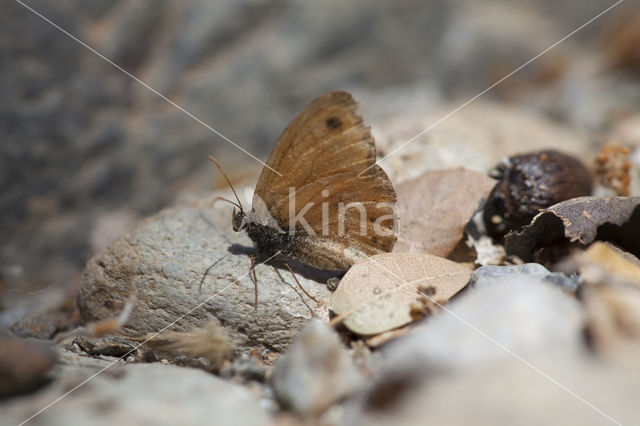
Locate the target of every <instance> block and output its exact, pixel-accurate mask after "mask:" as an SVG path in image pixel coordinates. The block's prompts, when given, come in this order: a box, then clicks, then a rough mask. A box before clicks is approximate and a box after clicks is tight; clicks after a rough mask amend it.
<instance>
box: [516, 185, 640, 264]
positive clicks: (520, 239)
mask: <svg viewBox="0 0 640 426" xmlns="http://www.w3.org/2000/svg"><path fill="white" fill-rule="evenodd" d="M639 205H640V197H629V198H624V197H607V198H597V197H579V198H573V199H571V200H567V201H563V202H562V203H558V204H556V205H554V206H551V207H549V208H548V209H544V210H542V211H541V212H540V213H539V214H538V215H537V216H536V217H534V218H533V220H532V221H531V224H530V225H527V226H525V227H524V228H522V230H520V231H517V232H511V233H509V234H508V235H507V236H506V238H505V248H506V250H507V254H508V255H514V256H518V257H519V258H520V259H522V260H524V261H525V262H529V261H532V260H533V255H534V253H535V252H536V251H537V250H539V249H541V248H545V247H555V248H561V247H563V246H565V247H566V246H567V245H568V244H570V243H579V244H582V245H587V244H590V243H591V242H593V241H594V240H596V239H598V240H602V241H610V242H613V243H614V244H616V245H618V246H619V247H622V248H624V249H626V250H628V251H629V252H630V253H632V254H635V255H638V254H640V208H638V206H639Z"/></svg>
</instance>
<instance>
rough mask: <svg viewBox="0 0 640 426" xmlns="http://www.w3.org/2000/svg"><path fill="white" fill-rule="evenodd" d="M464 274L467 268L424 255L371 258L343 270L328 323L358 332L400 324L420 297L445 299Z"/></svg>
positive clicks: (462, 281) (463, 282)
mask: <svg viewBox="0 0 640 426" xmlns="http://www.w3.org/2000/svg"><path fill="white" fill-rule="evenodd" d="M470 275H471V270H470V269H469V268H468V267H466V266H462V265H460V264H458V263H455V262H452V261H450V260H448V259H444V258H441V257H437V256H433V255H429V254H423V253H386V254H379V255H376V256H371V257H369V258H367V259H365V260H363V261H362V262H358V263H357V264H355V265H354V266H353V267H352V268H351V269H349V271H348V272H347V274H346V275H345V276H344V278H343V279H342V281H340V285H339V286H338V288H337V289H336V291H335V292H334V293H333V295H332V296H331V309H332V310H333V311H334V312H335V313H336V314H338V317H336V318H334V320H333V323H336V322H338V321H344V325H345V326H346V327H347V328H348V329H349V330H351V331H353V332H354V333H357V334H360V335H364V336H369V335H373V334H378V333H382V332H384V331H387V330H391V329H394V328H397V327H401V326H403V325H406V324H408V323H410V322H411V321H413V320H414V319H415V318H414V317H412V311H415V308H416V305H417V304H419V302H420V301H421V300H424V299H427V300H429V301H431V302H432V303H433V302H434V301H435V302H438V303H444V302H446V301H447V300H448V299H449V298H451V297H452V296H453V295H454V294H456V293H457V292H459V291H460V290H461V289H462V288H463V287H464V286H465V285H467V282H468V281H469V276H470ZM424 295H426V296H428V297H425V296H424Z"/></svg>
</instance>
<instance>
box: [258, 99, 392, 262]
mask: <svg viewBox="0 0 640 426" xmlns="http://www.w3.org/2000/svg"><path fill="white" fill-rule="evenodd" d="M356 107H357V104H356V102H355V101H354V99H353V98H352V97H351V95H350V94H349V93H347V92H329V93H327V94H325V95H323V96H321V97H319V98H317V99H316V100H314V101H313V102H312V103H311V104H310V105H309V106H307V107H306V108H305V109H304V110H303V111H302V112H301V113H300V114H299V115H298V116H297V117H296V118H295V119H294V120H293V121H292V122H291V123H290V124H289V126H288V127H287V128H286V130H285V131H284V132H283V134H282V135H281V136H280V139H279V140H278V142H277V144H276V147H275V148H274V150H273V152H272V153H271V155H270V156H269V159H268V160H267V165H268V166H269V167H271V168H272V169H274V170H276V171H277V172H279V173H280V174H282V176H279V175H278V174H276V173H275V172H273V171H272V170H271V169H269V168H268V167H265V168H264V169H263V171H262V174H261V175H260V178H259V179H258V183H257V185H256V190H255V193H254V204H255V203H256V199H257V197H259V198H260V199H262V201H263V202H264V204H265V205H266V206H267V207H268V209H269V213H270V214H271V215H272V216H273V218H274V219H275V221H276V222H277V223H278V225H279V226H280V228H282V229H284V230H285V231H288V230H289V229H290V222H291V218H292V216H291V215H292V213H295V215H299V214H300V213H301V212H303V213H304V214H303V216H302V217H301V218H302V219H304V221H305V223H306V224H308V227H306V228H305V227H304V226H302V225H303V224H302V223H301V222H298V221H296V223H295V224H294V225H295V228H296V232H297V233H300V234H303V235H305V236H306V237H307V238H306V239H305V244H302V245H300V246H299V247H298V249H297V251H298V253H297V254H298V257H299V258H300V259H301V260H302V261H304V262H305V263H308V264H310V265H312V266H317V267H321V268H328V269H346V268H347V267H348V266H350V264H351V263H353V261H355V260H357V259H358V258H362V257H365V256H369V255H372V254H377V253H381V252H386V251H391V249H392V248H393V245H394V244H395V241H396V238H397V237H396V235H395V220H394V219H393V218H395V215H396V214H397V213H396V211H397V208H396V202H397V200H396V193H395V190H394V189H393V186H392V185H391V182H390V181H389V178H388V177H387V175H386V174H385V173H384V171H383V170H382V169H381V168H379V167H378V166H376V165H374V163H375V160H376V152H375V144H374V141H373V138H372V137H371V133H370V131H369V128H368V127H365V126H364V124H363V121H362V118H361V117H360V116H359V115H358V114H357V113H356ZM370 166H373V167H370ZM368 167H370V168H369V169H368V170H367V168H368ZM363 170H366V171H365V172H364V173H362V174H361V175H360V176H358V174H359V173H361V172H363ZM290 188H293V191H294V192H293V193H292V192H291V191H292V190H291V189H290ZM292 198H293V200H292ZM292 202H295V204H292ZM341 209H342V210H341ZM341 212H342V213H341ZM341 215H342V217H344V219H341ZM384 218H387V219H386V220H380V219H384ZM309 229H311V232H309ZM330 266H333V267H334V268H329V267H330ZM337 266H340V267H339V268H337Z"/></svg>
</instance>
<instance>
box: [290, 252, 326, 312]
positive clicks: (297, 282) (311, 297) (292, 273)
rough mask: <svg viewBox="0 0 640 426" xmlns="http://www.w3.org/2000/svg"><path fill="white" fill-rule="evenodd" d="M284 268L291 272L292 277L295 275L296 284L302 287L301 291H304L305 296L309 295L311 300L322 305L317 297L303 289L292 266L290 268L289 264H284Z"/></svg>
mask: <svg viewBox="0 0 640 426" xmlns="http://www.w3.org/2000/svg"><path fill="white" fill-rule="evenodd" d="M283 263H284V266H286V267H287V269H288V270H289V272H291V275H293V279H294V280H296V284H298V287H300V290H302V292H303V293H304V294H306V295H307V297H308V298H309V299H311V300H313V301H314V302H316V303H320V302H318V299H316V298H315V297H313V296H312V295H310V294H309V293H308V292H307V290H305V289H304V287H302V284H300V281H298V277H296V274H295V273H294V272H293V269H291V266H289V264H288V263H287V262H283Z"/></svg>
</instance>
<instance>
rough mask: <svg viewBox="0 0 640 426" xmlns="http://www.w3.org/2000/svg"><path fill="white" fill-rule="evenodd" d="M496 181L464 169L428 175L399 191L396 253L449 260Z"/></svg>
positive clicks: (401, 186)
mask: <svg viewBox="0 0 640 426" xmlns="http://www.w3.org/2000/svg"><path fill="white" fill-rule="evenodd" d="M495 183H496V182H495V180H493V179H492V178H490V177H489V176H487V175H485V174H483V173H480V172H476V171H472V170H467V169H464V168H457V169H450V170H440V171H428V172H426V173H424V174H423V175H421V176H420V177H417V178H415V179H411V180H409V181H406V182H403V183H401V184H399V185H397V187H396V192H397V194H398V207H399V209H400V229H399V236H398V242H397V243H396V245H395V247H394V250H393V251H394V252H395V253H430V254H433V255H436V256H448V255H449V253H451V251H452V250H453V249H454V247H455V246H456V244H458V242H460V240H461V239H462V235H463V233H464V227H465V226H466V224H467V222H469V219H471V216H473V213H474V212H475V211H476V210H477V209H478V205H479V204H480V201H481V200H482V199H483V198H487V196H488V195H489V192H491V188H493V186H494V185H495Z"/></svg>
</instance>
